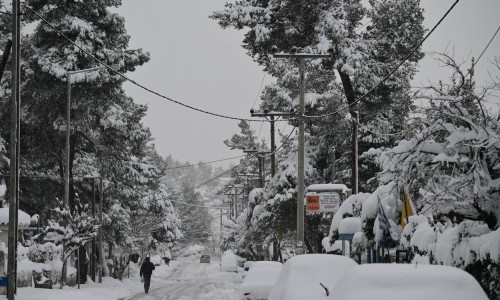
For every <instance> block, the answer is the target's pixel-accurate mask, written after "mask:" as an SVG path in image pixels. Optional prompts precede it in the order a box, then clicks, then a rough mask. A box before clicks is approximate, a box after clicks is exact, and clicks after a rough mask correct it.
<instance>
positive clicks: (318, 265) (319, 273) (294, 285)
mask: <svg viewBox="0 0 500 300" xmlns="http://www.w3.org/2000/svg"><path fill="white" fill-rule="evenodd" d="M355 266H357V263H356V262H355V261H354V260H352V259H350V258H349V257H346V256H340V255H332V254H303V255H297V256H294V257H292V258H290V259H289V260H288V261H287V262H286V263H285V264H284V265H283V269H282V270H281V273H280V275H279V277H278V280H277V281H276V284H275V285H274V287H273V288H272V290H271V293H270V294H269V300H304V299H307V300H323V299H328V298H327V296H328V295H327V294H329V293H331V290H332V289H333V287H334V286H335V284H336V283H337V281H338V280H339V279H340V278H341V277H342V276H343V275H344V274H345V272H346V271H348V270H349V269H351V268H353V267H355ZM370 299H375V298H370Z"/></svg>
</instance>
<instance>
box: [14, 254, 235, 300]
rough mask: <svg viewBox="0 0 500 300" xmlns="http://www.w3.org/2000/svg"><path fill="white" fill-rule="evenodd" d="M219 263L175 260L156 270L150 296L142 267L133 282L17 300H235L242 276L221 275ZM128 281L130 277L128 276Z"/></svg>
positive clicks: (31, 292) (29, 294)
mask: <svg viewBox="0 0 500 300" xmlns="http://www.w3.org/2000/svg"><path fill="white" fill-rule="evenodd" d="M219 269H220V267H219V259H218V258H216V259H214V258H212V263H210V264H201V263H200V262H199V257H198V256H193V257H191V258H190V259H183V260H173V261H171V262H170V266H165V265H164V264H162V265H160V266H158V267H156V270H155V271H154V272H153V276H152V278H151V288H150V290H149V294H145V293H144V289H143V287H142V283H140V280H139V270H138V266H133V267H132V268H130V278H126V279H124V280H123V281H118V280H116V279H112V278H108V277H106V278H103V283H102V284H99V283H88V284H83V285H82V286H81V289H78V288H77V287H67V286H66V287H64V288H63V289H62V290H61V289H59V288H57V287H54V289H52V290H47V289H34V288H20V289H19V290H18V297H16V300H17V299H19V300H33V299H37V300H68V299H71V300H88V299H92V300H139V299H141V300H169V299H177V300H187V299H196V300H213V299H218V300H234V299H237V296H236V295H237V290H238V287H239V286H240V284H241V281H242V275H243V271H241V272H240V273H234V272H231V273H229V272H221V271H220V270H219ZM127 277H128V276H127Z"/></svg>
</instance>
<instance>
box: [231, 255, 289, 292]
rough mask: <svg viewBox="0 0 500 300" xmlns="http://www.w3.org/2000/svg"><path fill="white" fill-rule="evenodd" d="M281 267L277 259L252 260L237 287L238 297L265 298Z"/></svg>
mask: <svg viewBox="0 0 500 300" xmlns="http://www.w3.org/2000/svg"><path fill="white" fill-rule="evenodd" d="M282 268H283V264H282V263H280V262H277V261H256V262H253V264H252V265H251V267H250V269H249V271H248V273H247V274H246V276H245V278H244V279H243V282H242V283H241V286H240V288H239V292H238V294H239V299H242V300H265V299H267V298H268V297H269V293H270V292H271V289H272V288H273V286H274V284H275V283H276V280H277V279H278V276H279V275H280V272H281V269H282Z"/></svg>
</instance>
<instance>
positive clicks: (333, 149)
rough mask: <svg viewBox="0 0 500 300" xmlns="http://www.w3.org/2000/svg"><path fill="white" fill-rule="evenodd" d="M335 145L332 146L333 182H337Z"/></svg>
mask: <svg viewBox="0 0 500 300" xmlns="http://www.w3.org/2000/svg"><path fill="white" fill-rule="evenodd" d="M336 171H337V170H335V146H333V147H332V183H335V172H336Z"/></svg>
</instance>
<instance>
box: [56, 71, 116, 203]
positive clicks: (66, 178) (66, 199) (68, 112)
mask: <svg viewBox="0 0 500 300" xmlns="http://www.w3.org/2000/svg"><path fill="white" fill-rule="evenodd" d="M104 68H107V69H110V68H111V69H113V70H115V69H118V68H119V66H118V65H113V66H111V67H108V66H105V65H102V66H99V67H94V68H88V69H83V70H76V71H68V72H67V73H66V78H67V79H66V80H67V82H68V92H67V107H66V166H65V170H64V208H66V209H68V208H69V163H70V158H69V153H70V145H69V139H70V126H71V75H74V74H78V73H84V72H91V71H96V70H100V69H104Z"/></svg>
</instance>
